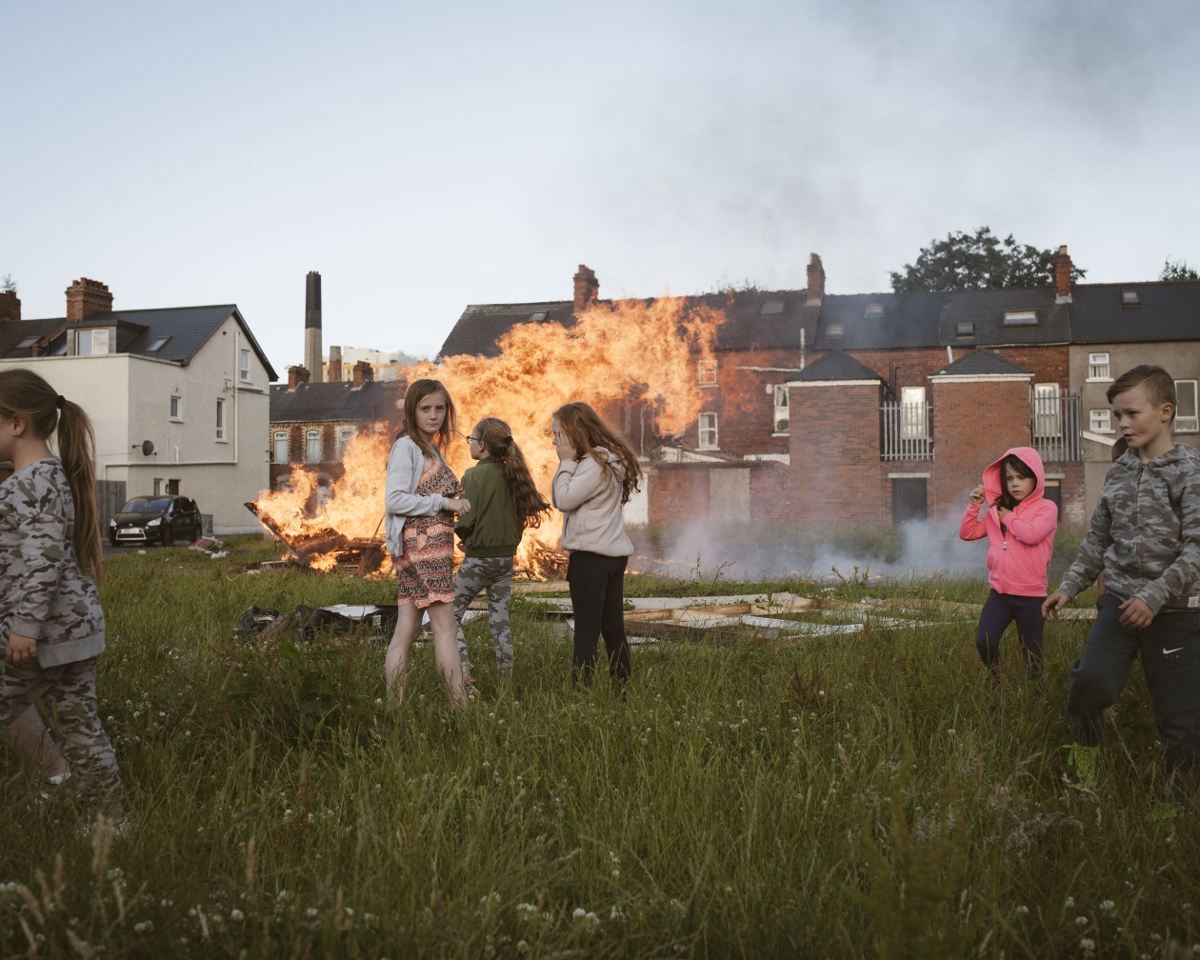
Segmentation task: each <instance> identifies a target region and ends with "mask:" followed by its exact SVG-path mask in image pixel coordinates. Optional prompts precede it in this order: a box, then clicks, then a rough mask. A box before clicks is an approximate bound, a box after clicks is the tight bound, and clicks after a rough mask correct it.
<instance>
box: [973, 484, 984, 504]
mask: <svg viewBox="0 0 1200 960" xmlns="http://www.w3.org/2000/svg"><path fill="white" fill-rule="evenodd" d="M971 502H972V503H973V504H975V505H976V506H978V505H979V504H981V503H983V485H982V484H980V485H979V486H978V487H976V488H975V489H974V490H972V491H971Z"/></svg>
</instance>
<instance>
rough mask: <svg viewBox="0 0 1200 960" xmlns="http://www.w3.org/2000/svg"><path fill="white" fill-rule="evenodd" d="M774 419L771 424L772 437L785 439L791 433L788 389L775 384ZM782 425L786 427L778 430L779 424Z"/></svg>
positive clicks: (783, 385) (780, 384)
mask: <svg viewBox="0 0 1200 960" xmlns="http://www.w3.org/2000/svg"><path fill="white" fill-rule="evenodd" d="M774 393H775V418H774V420H772V421H771V422H772V423H773V424H774V431H773V433H774V435H775V436H777V437H786V436H787V435H788V434H789V433H791V426H792V422H791V421H792V417H791V405H790V403H789V401H788V388H787V385H786V384H782V383H777V384H775V390H774ZM781 423H784V424H787V426H785V427H783V428H780V426H779V425H780V424H781Z"/></svg>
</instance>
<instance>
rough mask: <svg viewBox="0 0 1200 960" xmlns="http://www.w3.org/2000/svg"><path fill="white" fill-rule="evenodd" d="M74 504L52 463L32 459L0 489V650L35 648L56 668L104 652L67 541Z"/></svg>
mask: <svg viewBox="0 0 1200 960" xmlns="http://www.w3.org/2000/svg"><path fill="white" fill-rule="evenodd" d="M74 524H75V501H74V500H73V499H72V497H71V487H70V485H69V484H68V483H67V475H66V473H64V472H63V468H62V464H61V463H59V461H58V459H57V458H48V459H45V460H36V461H34V462H33V463H31V464H29V466H27V467H23V468H22V469H20V470H18V471H17V472H16V473H14V474H13V475H12V476H11V477H9V478H8V479H7V480H5V481H4V482H3V483H0V643H3V645H4V649H5V650H7V648H8V638H9V635H10V634H14V633H16V634H19V635H21V636H26V637H32V638H33V639H34V640H36V641H37V653H38V663H39V664H40V665H41V666H43V667H56V666H59V665H60V664H64V663H75V662H77V661H79V660H86V659H88V658H89V657H94V656H96V655H97V654H99V653H100V652H101V651H103V650H104V613H103V611H102V610H101V609H100V595H99V593H98V592H97V591H96V584H95V583H93V582H92V580H91V579H90V578H89V577H86V576H84V574H83V571H82V570H80V569H79V563H78V561H77V560H76V559H75V545H74V543H73V542H72V537H73V535H74Z"/></svg>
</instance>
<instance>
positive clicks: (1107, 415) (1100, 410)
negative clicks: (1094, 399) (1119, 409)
mask: <svg viewBox="0 0 1200 960" xmlns="http://www.w3.org/2000/svg"><path fill="white" fill-rule="evenodd" d="M1088 429H1089V430H1091V431H1092V433H1113V432H1114V431H1113V425H1112V411H1111V410H1110V409H1109V408H1108V407H1096V408H1093V409H1091V410H1089V411H1088Z"/></svg>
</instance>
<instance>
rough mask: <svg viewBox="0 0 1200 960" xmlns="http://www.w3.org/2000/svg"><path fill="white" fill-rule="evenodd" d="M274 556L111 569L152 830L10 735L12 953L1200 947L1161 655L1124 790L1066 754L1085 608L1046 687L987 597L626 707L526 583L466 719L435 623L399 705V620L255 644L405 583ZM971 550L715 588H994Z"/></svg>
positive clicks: (638, 669)
mask: <svg viewBox="0 0 1200 960" xmlns="http://www.w3.org/2000/svg"><path fill="white" fill-rule="evenodd" d="M269 553H270V547H269V545H264V544H263V543H262V542H261V541H259V540H257V539H250V538H248V539H246V540H244V541H241V542H235V544H234V549H233V550H232V552H231V553H230V555H229V556H228V557H226V558H223V559H217V560H213V559H209V558H207V557H205V556H202V555H199V554H197V553H195V552H192V551H188V550H186V549H179V548H173V549H154V550H150V551H148V552H147V553H146V554H145V555H143V556H139V555H136V554H130V555H127V556H122V557H117V558H113V559H110V560H107V561H106V572H107V578H108V579H107V582H106V584H105V587H104V591H103V596H104V603H105V610H106V614H107V618H108V632H109V648H108V652H107V654H106V655H105V656H104V657H103V658H102V659H101V662H100V669H99V690H100V697H101V711H102V715H103V717H104V718H105V722H106V727H107V730H108V732H109V735H110V736H111V737H112V738H113V740H114V743H115V745H116V748H117V751H118V755H119V758H120V761H121V766H122V772H123V778H124V784H125V790H126V805H127V807H128V809H129V813H130V818H131V829H130V832H129V834H128V835H127V836H126V837H124V838H115V839H114V838H110V837H108V836H107V834H106V832H105V830H104V829H100V830H98V831H97V830H93V832H92V835H90V836H85V835H83V834H82V832H81V828H82V827H83V826H84V825H85V824H86V823H87V822H88V820H87V817H86V815H85V814H84V813H82V812H81V811H79V810H77V809H76V808H75V807H74V806H73V805H72V802H71V801H70V800H69V799H59V800H56V801H55V800H52V801H51V802H39V800H38V794H39V790H38V788H36V787H34V786H33V785H32V784H31V783H30V782H29V781H28V780H27V778H26V777H25V776H24V775H23V774H21V773H20V771H19V770H18V768H17V766H16V764H15V762H14V761H13V760H12V758H6V759H5V760H4V761H3V764H4V766H3V768H2V773H3V787H2V790H3V792H2V795H0V799H2V801H3V809H4V810H5V812H6V814H7V815H6V816H5V817H4V818H3V821H2V822H0V864H2V867H0V884H3V886H2V887H0V954H2V955H3V956H25V955H30V956H33V955H35V954H36V955H37V956H39V957H78V956H105V957H121V956H136V957H143V956H156V957H165V956H195V957H304V956H314V957H316V956H348V957H359V956H361V957H410V956H437V957H530V958H538V957H541V958H550V957H554V958H559V960H563V958H566V957H570V956H579V957H584V956H587V957H657V958H661V957H775V956H784V957H792V956H796V957H807V956H812V957H827V956H828V957H838V956H868V957H871V956H879V957H889V958H890V957H908V956H921V957H937V956H946V957H966V956H980V957H1063V956H1086V957H1132V958H1140V957H1147V956H1149V957H1163V956H1167V957H1174V958H1180V957H1184V956H1190V952H1189V951H1190V949H1191V947H1192V944H1195V943H1197V942H1198V941H1200V920H1198V919H1197V909H1196V908H1197V907H1200V843H1198V841H1200V826H1198V817H1197V814H1198V813H1200V809H1198V808H1197V806H1196V805H1195V804H1192V805H1191V806H1187V807H1185V808H1182V809H1179V808H1175V807H1168V806H1165V805H1164V804H1162V803H1161V802H1160V796H1161V789H1160V786H1161V785H1160V783H1159V780H1158V779H1157V777H1158V775H1159V773H1160V761H1161V750H1160V748H1159V747H1158V744H1157V740H1156V736H1155V731H1154V727H1153V724H1152V722H1151V719H1150V713H1149V709H1148V704H1147V698H1146V694H1145V691H1144V688H1143V684H1142V677H1141V673H1140V670H1139V669H1138V668H1136V667H1135V670H1134V673H1133V676H1132V677H1131V681H1130V686H1129V689H1128V690H1127V692H1126V693H1125V695H1124V696H1123V697H1122V699H1121V701H1120V703H1119V705H1118V710H1117V714H1116V718H1115V720H1114V723H1113V724H1112V725H1110V728H1109V737H1108V740H1107V743H1106V746H1105V749H1104V750H1103V751H1102V759H1101V764H1100V770H1099V778H1098V782H1097V785H1096V788H1095V790H1094V792H1093V793H1090V794H1089V793H1082V792H1079V791H1078V790H1076V789H1073V788H1071V787H1069V786H1068V785H1066V784H1065V783H1064V781H1063V779H1062V774H1063V771H1064V759H1065V758H1064V751H1063V750H1062V745H1063V744H1064V743H1066V741H1067V724H1066V717H1065V710H1064V703H1065V699H1066V679H1067V668H1068V665H1069V663H1070V662H1071V660H1073V659H1074V658H1075V657H1076V656H1078V654H1079V651H1080V650H1081V648H1082V644H1083V641H1084V637H1085V636H1086V632H1087V626H1088V624H1087V623H1086V622H1081V621H1064V622H1059V623H1055V624H1051V625H1049V626H1048V628H1047V636H1046V640H1047V642H1046V649H1047V675H1046V683H1045V690H1044V693H1043V694H1041V695H1037V694H1036V693H1035V692H1034V691H1032V690H1031V689H1030V688H1029V685H1028V684H1024V685H1023V693H1022V694H1021V695H1017V693H1016V692H1015V690H1014V689H1012V688H1009V687H1004V688H1002V687H1000V686H998V685H997V684H996V683H994V682H993V681H992V680H990V679H989V678H988V677H987V676H986V675H985V674H984V672H983V670H982V668H981V667H980V665H979V662H978V656H977V654H976V652H975V648H974V643H973V637H974V627H975V623H974V620H973V619H970V615H969V614H968V615H967V616H966V617H963V616H962V614H957V617H958V619H953V617H954V616H955V615H953V614H947V616H946V618H945V619H946V622H944V623H941V624H938V625H936V626H932V627H922V628H917V629H897V628H888V629H881V628H875V627H872V626H871V624H870V622H868V624H867V626H866V629H865V630H864V632H862V633H860V634H851V635H844V636H832V637H818V638H809V639H803V640H794V639H793V640H780V641H771V642H754V641H753V640H750V639H747V640H746V641H743V642H737V641H724V642H720V643H711V644H692V645H687V644H682V643H672V642H666V641H664V642H659V643H654V644H646V645H640V646H638V647H637V648H636V649H635V651H634V655H633V664H634V675H633V680H632V682H631V683H630V685H629V687H628V689H627V691H626V695H625V696H624V697H621V696H618V695H617V694H616V693H615V692H614V691H613V690H612V689H610V688H609V687H608V685H607V683H600V684H597V686H595V687H594V688H592V689H588V690H583V691H576V690H573V689H572V688H571V686H570V682H569V672H570V669H569V667H570V646H569V643H568V642H567V641H565V640H563V639H561V634H562V626H561V623H560V622H559V621H557V620H554V619H551V618H548V617H547V615H546V613H545V611H544V609H543V608H539V606H538V605H537V604H536V603H533V602H529V601H520V600H518V601H515V602H514V607H513V633H514V637H515V640H516V662H515V671H514V677H513V680H512V682H511V685H501V684H500V683H499V682H498V680H497V677H496V674H495V665H494V657H493V653H492V645H491V640H490V638H489V637H488V635H487V632H486V622H485V621H480V622H476V623H473V624H471V625H469V629H468V638H469V641H470V643H471V649H472V657H473V660H474V663H475V673H476V678H477V685H476V687H477V689H476V692H475V699H474V701H473V702H472V703H471V705H470V708H469V710H468V711H467V712H466V713H465V714H464V715H455V714H452V713H451V712H450V710H449V709H448V707H447V705H446V701H445V697H444V696H443V694H442V691H441V688H440V686H439V681H438V678H437V675H436V673H435V669H434V665H433V656H432V654H433V651H432V648H431V645H430V644H421V645H419V646H418V648H417V650H416V654H415V657H414V667H413V673H412V676H411V679H410V682H409V688H408V691H409V692H408V698H407V700H406V701H405V703H404V706H403V709H402V710H401V711H400V712H399V713H398V714H389V713H388V712H387V711H385V709H384V704H383V696H384V685H383V657H384V649H385V643H384V642H382V641H380V640H379V639H375V638H371V637H369V636H349V637H333V636H328V637H322V638H320V639H318V641H317V642H315V643H312V644H310V645H305V644H297V643H293V642H292V641H291V640H288V639H284V640H283V641H282V642H274V643H265V644H263V643H260V644H258V645H251V644H247V643H246V642H244V641H240V640H235V639H233V630H234V626H235V623H236V620H237V616H238V614H239V613H240V612H241V611H242V610H244V609H245V608H247V607H249V606H250V605H251V604H256V605H258V606H260V607H274V608H277V609H279V610H281V611H284V612H290V611H291V610H293V609H294V608H295V607H296V606H297V605H298V604H301V603H303V604H307V605H317V604H323V603H335V602H349V603H358V602H394V599H395V594H394V588H393V586H392V585H391V584H390V583H389V582H387V581H384V582H377V583H371V582H366V581H363V580H358V579H351V578H347V577H342V576H336V575H335V576H317V575H313V574H308V573H303V572H298V571H273V572H261V573H256V574H247V573H245V572H243V566H244V564H246V563H247V562H248V561H250V560H253V559H256V558H260V557H262V556H264V555H269ZM981 571H982V555H981V559H980V572H981ZM970 573H971V574H972V576H971V577H970V578H966V579H929V580H916V579H905V578H898V579H893V580H888V581H885V582H882V583H873V582H872V581H870V580H869V579H868V578H867V577H866V576H865V575H864V572H863V571H859V572H857V573H851V574H850V575H843V576H842V577H841V578H840V579H835V580H834V581H833V582H832V584H830V583H825V582H822V583H814V582H811V581H804V580H780V581H776V582H773V583H765V584H764V583H758V584H752V585H744V584H738V583H736V582H729V581H728V580H727V579H726V580H721V582H720V584H719V592H722V593H736V592H742V591H743V590H772V591H782V590H790V591H792V592H794V593H798V594H802V595H806V596H822V597H826V598H834V599H847V600H861V599H863V598H864V597H868V596H870V597H884V596H900V597H915V598H923V599H952V600H957V601H964V600H965V601H969V602H975V603H981V602H982V600H983V599H984V597H985V596H986V590H987V587H986V583H985V582H984V580H983V579H982V577H978V576H976V573H977V571H974V570H972V571H970ZM708 586H709V584H708V583H707V582H705V581H704V579H703V578H702V577H699V576H698V577H697V578H696V579H695V580H694V581H691V582H689V581H687V580H684V581H667V580H664V579H663V578H661V577H658V578H656V577H635V576H631V577H629V578H628V586H627V591H628V592H629V593H630V594H635V595H636V594H643V595H660V594H661V593H663V592H665V591H667V590H674V591H675V592H677V593H689V592H701V591H702V590H704V589H707V588H708ZM1089 602H1090V597H1089V596H1085V597H1083V598H1080V601H1078V602H1077V604H1076V605H1077V606H1080V605H1086V604H1087V603H1089ZM1006 644H1008V646H1006V648H1005V653H1006V654H1007V655H1009V658H1010V662H1011V663H1013V664H1014V665H1015V664H1016V663H1017V662H1018V658H1017V657H1016V655H1015V649H1014V646H1013V643H1012V641H1011V638H1010V637H1009V638H1006ZM1018 682H1019V683H1020V682H1021V681H1020V678H1018ZM1196 949H1197V953H1198V954H1200V947H1197V948H1196Z"/></svg>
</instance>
